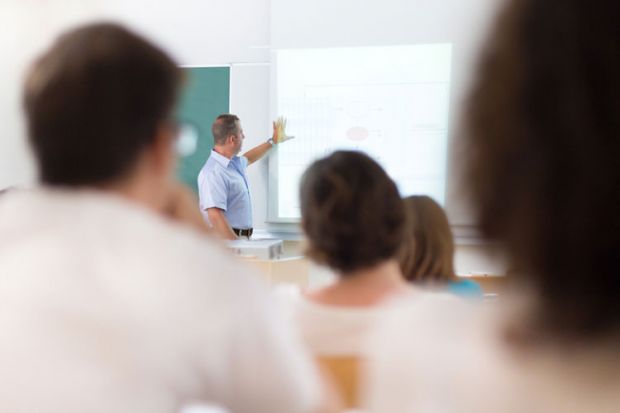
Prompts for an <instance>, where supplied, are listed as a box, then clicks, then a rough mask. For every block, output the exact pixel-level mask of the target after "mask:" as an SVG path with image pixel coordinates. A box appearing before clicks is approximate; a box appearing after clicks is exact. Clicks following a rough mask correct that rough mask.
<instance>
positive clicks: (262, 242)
mask: <svg viewBox="0 0 620 413" xmlns="http://www.w3.org/2000/svg"><path fill="white" fill-rule="evenodd" d="M227 245H228V248H230V249H231V250H232V251H233V252H234V253H235V254H237V255H241V256H243V257H248V258H249V257H252V258H258V259H262V260H273V259H276V258H280V256H281V255H282V240H281V239H236V240H232V241H228V242H227Z"/></svg>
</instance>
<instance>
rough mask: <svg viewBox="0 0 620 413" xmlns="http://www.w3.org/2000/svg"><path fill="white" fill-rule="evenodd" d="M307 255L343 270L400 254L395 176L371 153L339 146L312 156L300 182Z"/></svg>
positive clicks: (400, 227)
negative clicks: (320, 156)
mask: <svg viewBox="0 0 620 413" xmlns="http://www.w3.org/2000/svg"><path fill="white" fill-rule="evenodd" d="M301 214H302V226H303V229H304V231H305V233H306V235H307V237H308V241H309V247H308V251H307V253H308V255H309V256H310V257H311V258H312V259H314V260H315V261H317V262H318V263H321V264H326V265H328V266H329V267H331V268H332V269H334V270H336V271H338V272H339V273H341V274H346V273H348V272H351V271H355V270H358V269H363V268H368V267H372V266H374V265H376V264H379V263H381V262H383V261H386V260H388V259H392V258H394V257H395V256H396V254H397V252H398V250H399V247H400V244H401V242H402V238H403V224H404V221H405V215H404V208H403V205H402V202H401V199H400V196H399V194H398V190H397V188H396V185H395V184H394V182H393V181H392V180H391V179H390V178H389V177H388V176H387V174H386V173H385V171H384V170H383V169H382V168H381V167H380V166H379V165H378V164H377V163H376V162H375V161H373V160H372V159H371V158H369V157H368V156H367V155H364V154H362V153H360V152H353V151H338V152H335V153H333V154H332V155H330V156H328V157H326V158H324V159H320V160H318V161H316V162H314V163H313V164H312V165H311V166H310V167H309V168H308V170H307V171H306V172H305V174H304V175H303V177H302V182H301Z"/></svg>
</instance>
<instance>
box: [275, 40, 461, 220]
mask: <svg viewBox="0 0 620 413" xmlns="http://www.w3.org/2000/svg"><path fill="white" fill-rule="evenodd" d="M450 61H451V45H450V44H428V45H413V46H390V47H364V48H331V49H295V50H280V51H278V52H277V56H276V65H275V70H276V73H275V75H276V88H277V89H276V112H277V114H279V115H283V116H285V117H287V118H288V127H287V132H288V134H290V135H295V137H296V138H295V139H293V140H292V141H289V142H287V143H286V144H283V145H281V146H280V147H279V148H278V153H277V157H275V159H277V161H275V162H272V163H275V164H276V165H270V174H271V175H272V177H274V178H275V181H273V182H272V183H271V185H270V191H273V190H277V193H270V199H271V201H273V202H276V204H277V212H274V215H275V216H273V217H272V218H275V219H284V220H286V219H295V218H299V217H300V208H299V200H298V194H299V182H300V178H301V175H302V174H303V172H304V170H305V169H306V168H307V167H308V165H309V164H310V163H311V162H312V161H314V160H315V159H317V158H320V157H323V156H325V155H328V154H330V153H332V152H333V151H335V150H338V149H351V150H359V151H363V152H365V153H367V154H369V155H370V156H371V157H373V158H374V159H375V160H377V161H378V162H379V163H380V164H381V165H382V166H383V167H384V168H385V169H386V171H387V172H388V174H389V175H390V176H391V177H392V178H393V179H394V180H395V181H396V183H397V184H398V187H399V191H400V192H401V195H403V196H406V195H411V194H428V195H430V196H432V197H433V198H435V199H436V200H437V201H439V202H441V203H443V201H444V192H445V183H446V156H447V136H448V106H449V93H450ZM273 169H275V171H274V170H273ZM276 200H277V201H276Z"/></svg>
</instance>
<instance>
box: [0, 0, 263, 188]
mask: <svg viewBox="0 0 620 413" xmlns="http://www.w3.org/2000/svg"><path fill="white" fill-rule="evenodd" d="M97 19H108V20H116V21H120V22H124V23H126V24H128V25H130V26H131V27H133V28H135V29H136V30H139V31H141V32H142V33H144V34H146V35H147V36H149V37H151V38H153V39H154V40H155V41H157V42H159V43H160V44H161V45H162V46H163V47H164V48H166V49H167V50H168V51H169V52H170V53H171V54H172V55H174V56H175V57H176V59H177V61H178V62H179V63H180V64H183V65H218V64H222V63H234V62H256V61H260V62H265V61H267V59H268V50H267V49H265V48H264V46H265V45H267V44H269V0H226V1H216V0H177V1H158V2H154V1H151V0H2V1H0V27H1V28H2V29H1V30H2V36H0V56H2V62H3V64H2V65H0V90H2V93H1V94H0V124H1V125H2V135H1V136H2V137H1V138H0V188H4V187H7V186H14V185H17V186H22V185H30V184H32V183H33V182H34V181H35V177H36V173H35V168H34V164H33V161H32V159H31V156H30V154H29V152H28V147H27V144H26V142H25V139H24V130H23V125H22V118H21V114H20V105H19V99H20V91H21V84H22V81H23V74H24V71H25V70H26V68H27V66H28V64H29V62H31V61H32V59H33V58H34V57H35V56H36V55H37V54H38V53H40V52H41V51H42V50H44V49H45V48H46V47H47V46H48V45H49V43H50V41H51V40H52V39H54V37H55V36H56V35H57V34H58V33H60V32H61V31H63V30H65V29H66V28H67V27H70V26H73V25H75V24H79V23H82V22H86V21H92V20H97Z"/></svg>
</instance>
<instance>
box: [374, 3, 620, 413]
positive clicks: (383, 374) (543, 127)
mask: <svg viewBox="0 0 620 413" xmlns="http://www.w3.org/2000/svg"><path fill="white" fill-rule="evenodd" d="M618 21H620V6H619V4H618V2H614V1H600V2H586V1H582V0H546V1H536V0H512V1H509V2H508V3H507V6H506V8H505V9H504V10H503V12H502V14H501V16H500V19H499V20H498V21H497V22H496V26H495V29H494V31H493V32H492V34H491V37H490V38H489V41H488V43H487V45H486V47H485V49H484V53H483V55H482V59H481V61H480V65H479V70H478V79H477V81H476V82H475V84H474V87H473V91H472V92H471V96H470V100H469V102H468V103H469V105H468V107H467V113H466V122H465V124H466V126H467V129H466V131H465V133H464V136H465V138H466V141H465V145H466V146H465V147H466V148H467V152H466V153H467V162H466V174H467V177H468V186H467V188H468V189H469V191H470V193H471V196H472V200H473V205H474V206H475V207H476V210H477V212H478V216H477V222H479V226H480V229H481V232H482V233H483V234H484V235H485V236H486V237H488V238H490V239H492V240H496V241H499V242H500V243H501V245H503V246H504V248H505V250H506V253H507V254H508V257H509V266H510V267H511V268H514V269H515V271H513V272H512V273H511V274H510V281H511V282H512V283H513V284H514V285H513V286H512V289H511V290H510V291H509V294H507V295H506V296H501V297H500V298H499V300H498V302H497V303H495V304H494V305H491V306H489V305H488V304H487V305H481V304H478V305H474V304H473V303H463V302H456V303H447V302H445V301H441V300H439V299H437V298H433V297H425V299H423V300H418V301H417V302H415V303H413V302H412V303H411V305H410V306H409V307H408V308H407V309H402V308H401V309H399V311H398V312H394V313H393V314H391V315H390V316H389V317H387V318H386V320H385V321H384V322H383V323H382V325H383V328H382V329H381V330H380V331H378V332H377V337H376V339H375V345H374V348H375V353H373V354H375V356H374V358H373V361H372V363H371V365H372V366H373V367H372V368H371V371H373V372H374V374H372V375H370V376H369V377H370V378H371V381H370V382H369V383H368V384H367V389H368V390H367V395H368V397H367V401H366V406H367V407H368V410H369V411H371V412H377V413H379V412H380V413H392V412H399V413H400V412H416V413H425V412H433V413H436V412H443V413H450V412H459V413H473V412H476V413H485V412H504V413H512V412H514V413H516V412H530V413H539V412H540V413H542V412H564V413H584V412H597V413H612V412H618V411H620V392H619V391H618V390H619V389H620V306H619V305H618V303H620V276H619V271H618V257H620V214H619V213H618V205H620V173H619V171H618V159H620V139H618V135H619V132H620V125H619V123H618V119H619V114H620V82H619V81H618V76H619V75H618V73H620V59H618V57H619V56H620V42H618V27H619V26H618Z"/></svg>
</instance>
